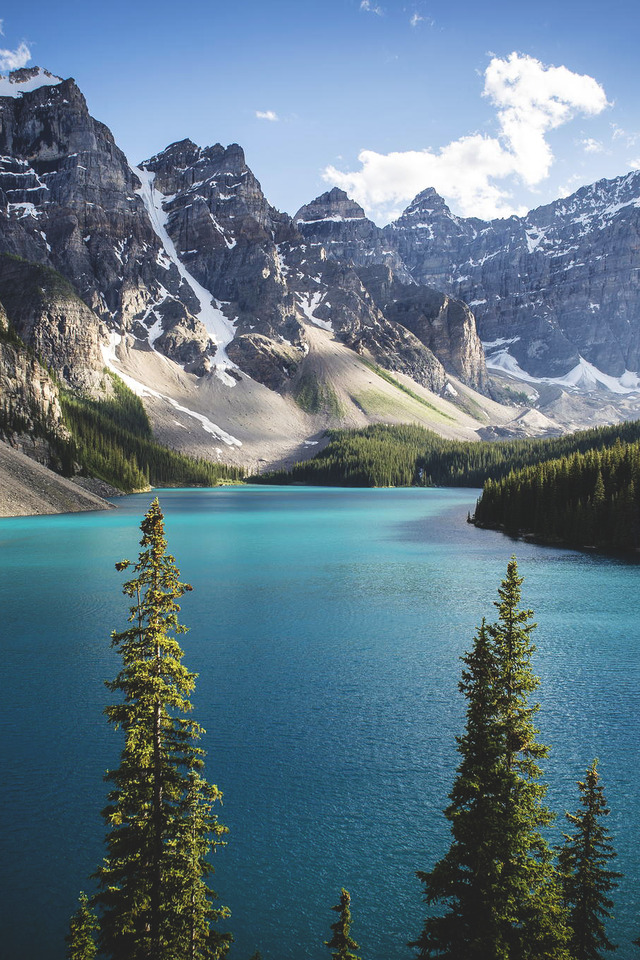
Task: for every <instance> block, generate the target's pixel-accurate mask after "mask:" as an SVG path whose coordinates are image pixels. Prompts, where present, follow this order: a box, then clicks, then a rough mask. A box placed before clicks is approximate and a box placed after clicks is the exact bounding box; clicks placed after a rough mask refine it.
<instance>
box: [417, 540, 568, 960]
mask: <svg viewBox="0 0 640 960" xmlns="http://www.w3.org/2000/svg"><path fill="white" fill-rule="evenodd" d="M521 584H522V578H520V577H519V576H518V569H517V564H516V561H515V559H512V560H511V561H510V563H509V565H508V567H507V576H506V579H505V580H504V581H503V582H502V585H501V587H500V590H499V600H498V601H497V603H496V606H497V608H498V621H497V622H496V623H495V624H493V625H491V626H487V625H486V624H485V623H484V621H483V623H482V625H481V627H480V629H479V631H478V633H477V634H476V637H475V641H474V646H473V649H472V650H471V652H470V653H468V654H466V655H465V656H464V657H463V658H462V660H463V664H464V668H465V669H464V670H463V673H462V680H461V683H460V690H461V692H462V693H463V695H464V696H465V698H466V701H467V718H466V730H465V734H464V735H463V736H462V737H459V738H458V741H457V743H458V751H459V753H460V754H461V757H462V760H461V762H460V765H459V766H458V769H457V775H456V779H455V782H454V785H453V788H452V791H451V793H450V795H449V798H450V800H451V803H450V804H449V806H448V807H447V809H446V810H445V816H446V818H447V820H448V821H449V823H450V825H451V834H452V843H451V846H450V848H449V850H448V852H447V853H446V854H445V856H444V857H443V858H442V859H441V860H440V861H439V862H438V863H437V864H436V865H435V867H434V868H433V869H432V870H431V871H429V872H419V873H418V877H419V878H420V879H421V880H422V882H423V884H424V887H425V901H426V902H427V904H429V905H430V906H431V907H433V906H434V905H438V904H440V905H442V906H443V907H444V910H443V911H441V912H440V914H439V915H435V914H432V915H429V916H428V917H427V919H426V921H425V925H424V928H423V931H422V934H421V936H420V937H419V938H418V939H417V940H416V941H414V942H413V943H412V944H411V946H414V947H416V948H417V950H418V956H419V958H420V960H427V958H430V957H441V958H446V960H566V958H567V957H568V954H567V949H566V941H567V937H568V931H567V928H566V921H565V915H564V910H563V906H562V902H561V897H560V889H559V882H558V876H557V872H556V870H555V867H554V864H553V858H552V853H551V850H550V848H549V846H548V844H547V843H546V841H545V839H544V838H543V836H542V834H541V829H542V828H544V827H546V826H548V825H549V824H550V822H551V819H552V817H551V814H550V813H549V811H548V810H547V809H546V807H545V806H544V803H543V800H544V795H545V789H546V788H545V787H544V785H543V784H541V783H540V779H539V778H540V775H541V771H540V768H539V766H538V761H539V760H540V759H541V758H542V757H544V756H545V755H546V752H547V748H546V747H544V746H542V745H541V744H539V743H538V742H537V739H536V738H537V730H536V729H535V726H534V723H533V717H534V715H535V713H536V711H537V709H538V707H537V705H530V704H529V696H530V694H531V693H532V692H533V691H534V690H535V689H536V687H537V686H538V680H537V678H536V677H535V676H534V674H533V671H532V669H531V655H532V653H533V650H534V646H533V644H532V642H531V640H530V636H529V634H530V632H531V630H532V629H533V626H534V625H533V624H532V623H531V622H530V620H531V611H529V610H522V609H520V607H519V603H520V596H521V594H520V587H521Z"/></svg>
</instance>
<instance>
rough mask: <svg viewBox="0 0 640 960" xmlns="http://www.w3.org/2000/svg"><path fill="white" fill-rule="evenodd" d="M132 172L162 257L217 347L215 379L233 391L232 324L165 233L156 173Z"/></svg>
mask: <svg viewBox="0 0 640 960" xmlns="http://www.w3.org/2000/svg"><path fill="white" fill-rule="evenodd" d="M131 169H132V170H133V172H134V173H135V175H136V176H137V177H139V178H140V182H141V184H142V186H141V187H140V189H139V190H137V191H136V192H137V193H138V194H139V195H140V197H141V199H142V201H143V203H144V205H145V207H146V210H147V213H148V214H149V219H150V221H151V226H152V227H153V229H154V231H155V233H156V235H157V237H158V239H159V240H160V242H161V243H162V246H163V249H164V253H165V255H166V256H167V257H168V259H169V260H170V261H171V262H172V263H174V264H175V266H176V268H177V270H178V272H179V274H180V276H181V277H182V278H183V280H185V281H186V283H187V284H188V285H189V286H190V287H191V289H192V290H193V292H194V294H195V295H196V297H197V299H198V303H199V304H200V311H199V313H198V315H197V318H198V320H200V322H201V323H202V324H203V326H204V327H205V329H206V331H207V333H208V334H209V336H210V337H211V339H212V340H213V342H214V343H215V344H216V356H215V362H214V369H215V372H216V375H217V376H218V377H219V378H220V380H222V382H223V383H224V384H226V385H227V386H228V387H234V386H235V385H236V380H234V378H233V377H231V376H229V374H228V373H227V372H226V371H227V370H229V369H232V368H235V366H236V365H235V364H234V363H232V361H231V360H230V359H229V357H228V356H227V347H228V346H229V344H230V343H231V341H232V340H233V338H234V337H235V335H236V328H235V323H234V322H233V321H232V320H229V319H228V318H227V317H225V315H224V313H223V312H222V310H221V309H220V308H219V306H218V305H216V302H215V301H214V298H213V297H212V296H211V294H210V293H209V291H208V290H207V289H205V287H203V286H202V284H200V283H198V281H197V280H196V279H195V277H194V276H192V274H190V273H189V271H188V270H187V268H186V267H185V265H184V264H183V263H182V261H181V259H180V257H179V256H178V251H177V250H176V247H175V244H174V242H173V240H172V239H171V237H170V236H169V233H168V232H167V220H168V214H167V213H166V211H165V209H164V207H163V202H164V201H165V200H166V197H165V196H164V195H163V194H162V193H160V191H159V190H156V188H155V187H154V185H153V181H154V180H155V176H156V175H155V173H153V172H152V171H150V170H145V169H144V168H143V167H132V168H131Z"/></svg>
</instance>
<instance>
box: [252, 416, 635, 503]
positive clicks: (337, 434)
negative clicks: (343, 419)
mask: <svg viewBox="0 0 640 960" xmlns="http://www.w3.org/2000/svg"><path fill="white" fill-rule="evenodd" d="M328 436H329V443H328V444H327V446H326V447H325V448H324V449H323V450H321V451H320V452H319V453H317V454H316V455H315V456H314V457H313V458H312V459H310V460H306V461H304V462H301V463H296V464H294V465H293V466H292V467H291V468H290V469H289V470H282V471H277V472H273V473H268V474H263V475H261V476H258V477H252V478H251V479H252V481H254V482H259V483H283V484H286V483H305V484H312V485H318V486H345V487H388V486H392V487H402V486H457V487H481V486H482V485H483V483H484V482H485V481H486V480H487V479H488V478H491V479H493V480H499V479H500V478H502V477H505V476H507V475H508V474H509V473H510V472H511V471H512V470H518V469H521V468H523V467H526V466H529V465H531V464H537V463H541V462H542V461H545V460H551V459H554V458H559V457H568V456H570V455H571V454H573V453H584V452H586V451H588V450H591V449H595V450H600V449H606V448H609V447H612V446H614V445H615V444H616V443H617V442H619V441H620V442H624V443H632V442H635V441H640V421H638V420H635V421H629V422H627V423H619V424H615V425H613V426H609V427H596V428H593V429H591V430H583V431H580V432H578V433H574V434H569V435H567V436H562V437H545V438H542V439H532V438H530V439H518V440H502V441H496V442H475V441H474V442H471V441H462V440H447V439H445V438H444V437H440V436H438V434H436V433H434V432H433V431H431V430H427V429H426V428H424V427H420V426H417V425H415V426H412V425H408V424H404V425H400V426H389V425H386V424H375V425H373V426H369V427H365V428H363V429H361V430H331V431H329V433H328Z"/></svg>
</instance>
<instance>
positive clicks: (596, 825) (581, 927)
mask: <svg viewBox="0 0 640 960" xmlns="http://www.w3.org/2000/svg"><path fill="white" fill-rule="evenodd" d="M578 789H579V791H580V803H581V809H579V810H578V811H577V812H576V813H567V814H565V816H566V818H567V820H568V821H569V824H570V829H571V833H566V834H565V835H564V845H563V847H562V848H561V850H560V856H559V865H560V871H561V874H562V880H563V887H564V897H565V902H566V904H567V907H568V910H569V926H570V929H571V957H572V960H602V958H603V957H604V955H605V953H604V951H606V952H611V951H613V950H615V949H616V947H615V946H614V944H613V943H611V941H610V940H609V938H608V937H607V934H606V927H605V921H606V920H607V919H610V918H611V917H612V916H613V914H612V912H611V911H612V909H613V900H612V899H611V897H610V896H609V894H610V892H611V891H612V890H613V889H615V887H617V886H618V880H619V879H620V877H621V876H622V874H621V873H618V872H617V871H615V870H612V869H611V866H610V864H611V861H612V860H613V859H614V858H615V856H616V852H615V850H614V847H613V844H612V842H611V836H610V834H609V833H608V832H607V828H606V825H605V824H604V822H603V821H604V819H605V817H608V816H609V813H610V810H609V807H608V806H607V801H606V799H605V795H604V787H603V785H602V783H601V782H600V776H599V774H598V761H597V760H594V761H593V763H592V764H591V766H590V767H589V768H588V769H587V773H586V776H585V779H584V780H580V781H578Z"/></svg>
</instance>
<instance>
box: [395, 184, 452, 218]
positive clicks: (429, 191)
mask: <svg viewBox="0 0 640 960" xmlns="http://www.w3.org/2000/svg"><path fill="white" fill-rule="evenodd" d="M443 216H444V217H449V218H450V219H454V218H453V214H452V213H451V210H450V209H449V207H448V206H447V204H446V202H445V200H444V198H443V197H441V196H440V194H439V193H437V191H436V190H435V189H434V188H433V187H427V188H426V190H422V191H421V192H420V193H419V194H418V195H417V196H416V197H414V198H413V200H412V201H411V203H410V204H409V206H408V207H407V208H406V209H405V210H404V211H403V213H402V215H401V216H400V217H399V218H398V220H397V221H396V223H400V222H401V223H403V224H404V223H406V222H407V221H409V220H417V219H423V220H428V221H431V220H433V219H435V218H436V217H443Z"/></svg>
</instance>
